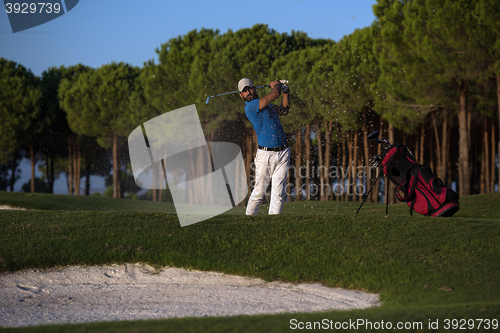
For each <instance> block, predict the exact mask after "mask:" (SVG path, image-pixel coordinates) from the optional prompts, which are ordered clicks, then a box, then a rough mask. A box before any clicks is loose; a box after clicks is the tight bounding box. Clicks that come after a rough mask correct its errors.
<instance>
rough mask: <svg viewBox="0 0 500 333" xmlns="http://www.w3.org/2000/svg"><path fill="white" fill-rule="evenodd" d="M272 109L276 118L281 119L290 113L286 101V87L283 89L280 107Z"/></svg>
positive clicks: (288, 103) (287, 100)
mask: <svg viewBox="0 0 500 333" xmlns="http://www.w3.org/2000/svg"><path fill="white" fill-rule="evenodd" d="M274 109H275V110H276V113H278V116H280V117H283V116H287V115H288V112H289V111H290V100H289V99H288V86H286V87H285V88H284V89H283V101H282V102H281V105H280V106H275V107H274Z"/></svg>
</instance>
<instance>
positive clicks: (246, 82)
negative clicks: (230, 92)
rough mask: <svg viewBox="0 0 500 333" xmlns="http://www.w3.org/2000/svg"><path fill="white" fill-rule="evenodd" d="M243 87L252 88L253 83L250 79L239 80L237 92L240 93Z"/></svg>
mask: <svg viewBox="0 0 500 333" xmlns="http://www.w3.org/2000/svg"><path fill="white" fill-rule="evenodd" d="M245 87H253V82H252V80H250V79H247V78H246V77H245V78H243V79H241V80H240V82H238V90H239V91H240V92H242V91H243V89H245Z"/></svg>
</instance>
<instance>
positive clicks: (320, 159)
mask: <svg viewBox="0 0 500 333" xmlns="http://www.w3.org/2000/svg"><path fill="white" fill-rule="evenodd" d="M316 138H317V139H318V170H317V172H318V178H319V201H326V200H325V181H324V179H325V177H324V173H325V172H324V169H325V162H324V160H323V140H322V135H321V131H320V127H319V120H318V119H316ZM313 176H314V175H313Z"/></svg>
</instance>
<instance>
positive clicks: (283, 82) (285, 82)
mask: <svg viewBox="0 0 500 333" xmlns="http://www.w3.org/2000/svg"><path fill="white" fill-rule="evenodd" d="M278 81H279V82H280V83H281V84H282V85H286V84H288V80H278ZM264 87H270V85H268V84H266V85H264V86H258V87H255V89H259V88H264ZM238 92H240V91H239V90H236V91H231V92H227V93H223V94H217V95H213V96H208V97H207V101H206V104H208V100H209V99H210V98H212V97H217V96H224V95H229V94H235V93H238Z"/></svg>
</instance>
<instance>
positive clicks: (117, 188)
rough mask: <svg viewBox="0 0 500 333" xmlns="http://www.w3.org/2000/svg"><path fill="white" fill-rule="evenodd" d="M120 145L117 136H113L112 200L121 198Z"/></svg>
mask: <svg viewBox="0 0 500 333" xmlns="http://www.w3.org/2000/svg"><path fill="white" fill-rule="evenodd" d="M119 156H120V144H119V138H118V135H116V134H113V198H121V193H122V191H121V166H120V158H119Z"/></svg>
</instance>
